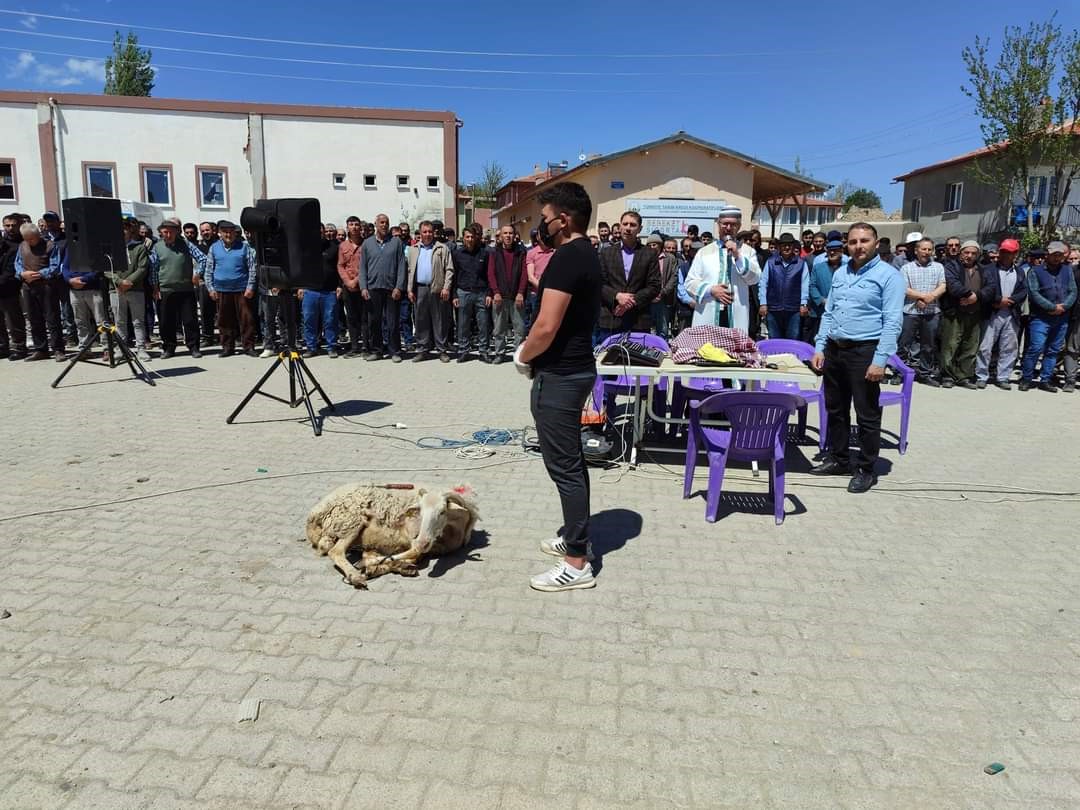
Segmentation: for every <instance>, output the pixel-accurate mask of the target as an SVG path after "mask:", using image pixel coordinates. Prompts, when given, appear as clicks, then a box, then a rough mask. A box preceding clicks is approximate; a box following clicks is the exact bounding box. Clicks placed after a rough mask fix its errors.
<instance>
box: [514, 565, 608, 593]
mask: <svg viewBox="0 0 1080 810" xmlns="http://www.w3.org/2000/svg"><path fill="white" fill-rule="evenodd" d="M529 587H531V588H532V589H533V590H537V591H573V590H577V589H578V588H595V587H596V580H595V579H594V578H593V573H592V565H590V564H589V563H585V567H584V568H582V569H581V570H580V571H579V570H578V569H577V568H574V567H573V566H572V565H567V564H566V563H565V562H561V563H559V564H558V565H556V566H555V567H554V568H552V569H551V570H550V571H545V572H544V573H542V574H537V575H536V576H535V577H533V578H532V579H530V580H529Z"/></svg>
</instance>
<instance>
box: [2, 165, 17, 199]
mask: <svg viewBox="0 0 1080 810" xmlns="http://www.w3.org/2000/svg"><path fill="white" fill-rule="evenodd" d="M17 188H18V187H17V186H16V185H15V158H0V200H3V201H4V202H18V201H19V194H18V191H17Z"/></svg>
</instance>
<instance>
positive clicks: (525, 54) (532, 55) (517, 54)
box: [0, 8, 851, 92]
mask: <svg viewBox="0 0 1080 810" xmlns="http://www.w3.org/2000/svg"><path fill="white" fill-rule="evenodd" d="M0 14H14V15H17V16H20V17H37V18H39V19H42V20H56V21H59V22H71V23H80V24H82V25H102V26H106V27H108V28H113V29H119V28H128V29H135V30H139V31H157V32H159V33H164V34H170V35H172V36H175V35H177V34H181V35H184V36H192V37H214V38H216V39H228V40H233V41H240V42H259V43H264V44H270V45H298V46H301V47H305V48H317V49H322V48H346V49H349V50H358V51H381V52H384V53H415V54H424V55H431V54H435V55H439V56H482V57H493V56H499V57H514V58H525V59H552V58H558V59H633V60H635V61H639V60H641V59H704V58H722V59H731V58H733V57H740V56H745V57H755V58H761V57H768V56H790V55H791V52H790V51H746V52H743V53H721V52H715V53H654V52H650V51H644V52H634V53H591V54H590V53H577V54H574V53H538V52H535V51H534V52H529V51H458V50H439V49H434V48H392V47H386V46H379V45H358V44H356V43H353V42H350V43H344V42H325V41H324V42H311V41H307V40H297V39H276V38H273V37H252V36H243V35H241V34H222V33H219V32H217V31H190V30H184V29H182V28H166V27H164V26H155V25H142V24H138V23H133V22H131V21H130V20H128V21H124V22H113V21H108V20H94V19H89V18H85V17H70V16H64V15H60V14H39V13H37V12H35V11H26V10H17V9H6V8H0ZM359 27H360V26H359V23H358V25H357V28H358V29H359ZM838 52H842V53H851V51H850V50H849V49H845V48H827V49H819V50H800V51H799V53H800V54H814V53H817V54H828V53H832V54H835V53H838ZM590 92H595V91H590Z"/></svg>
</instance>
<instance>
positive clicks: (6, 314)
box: [0, 293, 26, 354]
mask: <svg viewBox="0 0 1080 810" xmlns="http://www.w3.org/2000/svg"><path fill="white" fill-rule="evenodd" d="M0 321H2V322H0V349H6V350H7V351H10V352H11V353H13V354H26V316H25V315H24V314H23V308H22V303H21V302H20V300H19V295H18V293H16V294H15V295H12V296H8V297H7V298H0Z"/></svg>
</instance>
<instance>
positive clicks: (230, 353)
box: [218, 349, 236, 357]
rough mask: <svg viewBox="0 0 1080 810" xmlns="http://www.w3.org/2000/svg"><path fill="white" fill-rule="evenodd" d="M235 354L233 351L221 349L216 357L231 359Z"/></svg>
mask: <svg viewBox="0 0 1080 810" xmlns="http://www.w3.org/2000/svg"><path fill="white" fill-rule="evenodd" d="M235 353H236V350H235V349H222V350H221V354H219V355H218V357H232V356H233V355H234V354H235Z"/></svg>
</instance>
